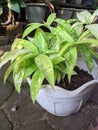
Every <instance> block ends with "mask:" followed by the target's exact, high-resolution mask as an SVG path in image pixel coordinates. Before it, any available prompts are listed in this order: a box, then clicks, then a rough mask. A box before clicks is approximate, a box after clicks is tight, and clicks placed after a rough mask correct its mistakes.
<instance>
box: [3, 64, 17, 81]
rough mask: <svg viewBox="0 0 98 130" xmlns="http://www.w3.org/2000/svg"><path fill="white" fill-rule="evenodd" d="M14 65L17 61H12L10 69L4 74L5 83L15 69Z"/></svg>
mask: <svg viewBox="0 0 98 130" xmlns="http://www.w3.org/2000/svg"><path fill="white" fill-rule="evenodd" d="M14 65H15V62H14V63H12V64H11V65H10V66H9V67H8V69H7V70H6V72H5V74H4V83H5V82H6V80H7V78H8V76H9V75H10V73H11V72H12V71H13V68H14Z"/></svg>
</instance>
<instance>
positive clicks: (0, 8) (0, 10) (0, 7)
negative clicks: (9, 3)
mask: <svg viewBox="0 0 98 130" xmlns="http://www.w3.org/2000/svg"><path fill="white" fill-rule="evenodd" d="M2 13H3V7H2V6H0V15H1V14H2Z"/></svg>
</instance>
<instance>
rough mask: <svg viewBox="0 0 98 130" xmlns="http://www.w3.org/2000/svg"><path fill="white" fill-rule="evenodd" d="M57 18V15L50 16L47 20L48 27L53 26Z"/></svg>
mask: <svg viewBox="0 0 98 130" xmlns="http://www.w3.org/2000/svg"><path fill="white" fill-rule="evenodd" d="M55 18H56V13H52V14H50V15H49V17H48V18H47V21H46V23H47V24H48V25H51V24H52V22H53V21H54V19H55Z"/></svg>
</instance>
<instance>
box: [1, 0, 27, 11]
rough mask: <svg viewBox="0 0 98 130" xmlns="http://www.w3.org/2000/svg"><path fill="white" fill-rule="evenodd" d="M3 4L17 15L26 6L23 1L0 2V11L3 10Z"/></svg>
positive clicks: (4, 0) (7, 0)
mask: <svg viewBox="0 0 98 130" xmlns="http://www.w3.org/2000/svg"><path fill="white" fill-rule="evenodd" d="M5 3H7V5H8V8H9V9H10V10H13V11H15V12H17V13H20V8H23V7H26V4H25V3H24V1H23V0H1V1H0V5H1V8H0V10H3V9H2V8H3V6H2V4H5Z"/></svg>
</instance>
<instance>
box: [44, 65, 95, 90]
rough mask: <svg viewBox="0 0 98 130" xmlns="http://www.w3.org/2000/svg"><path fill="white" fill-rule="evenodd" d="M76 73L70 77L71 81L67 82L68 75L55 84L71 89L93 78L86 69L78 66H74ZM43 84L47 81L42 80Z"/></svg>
mask: <svg viewBox="0 0 98 130" xmlns="http://www.w3.org/2000/svg"><path fill="white" fill-rule="evenodd" d="M74 70H75V72H76V73H77V74H76V75H73V76H72V78H71V82H70V83H69V81H68V77H67V76H65V78H64V79H63V80H61V81H60V83H56V85H57V86H60V87H62V88H64V89H66V90H69V91H72V90H75V89H77V88H79V87H80V86H81V85H83V84H85V83H87V82H89V81H91V80H93V76H92V75H90V74H89V73H88V72H87V71H84V70H82V69H81V70H80V69H79V67H77V66H76V67H75V68H74ZM43 84H47V81H46V80H44V82H43Z"/></svg>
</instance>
